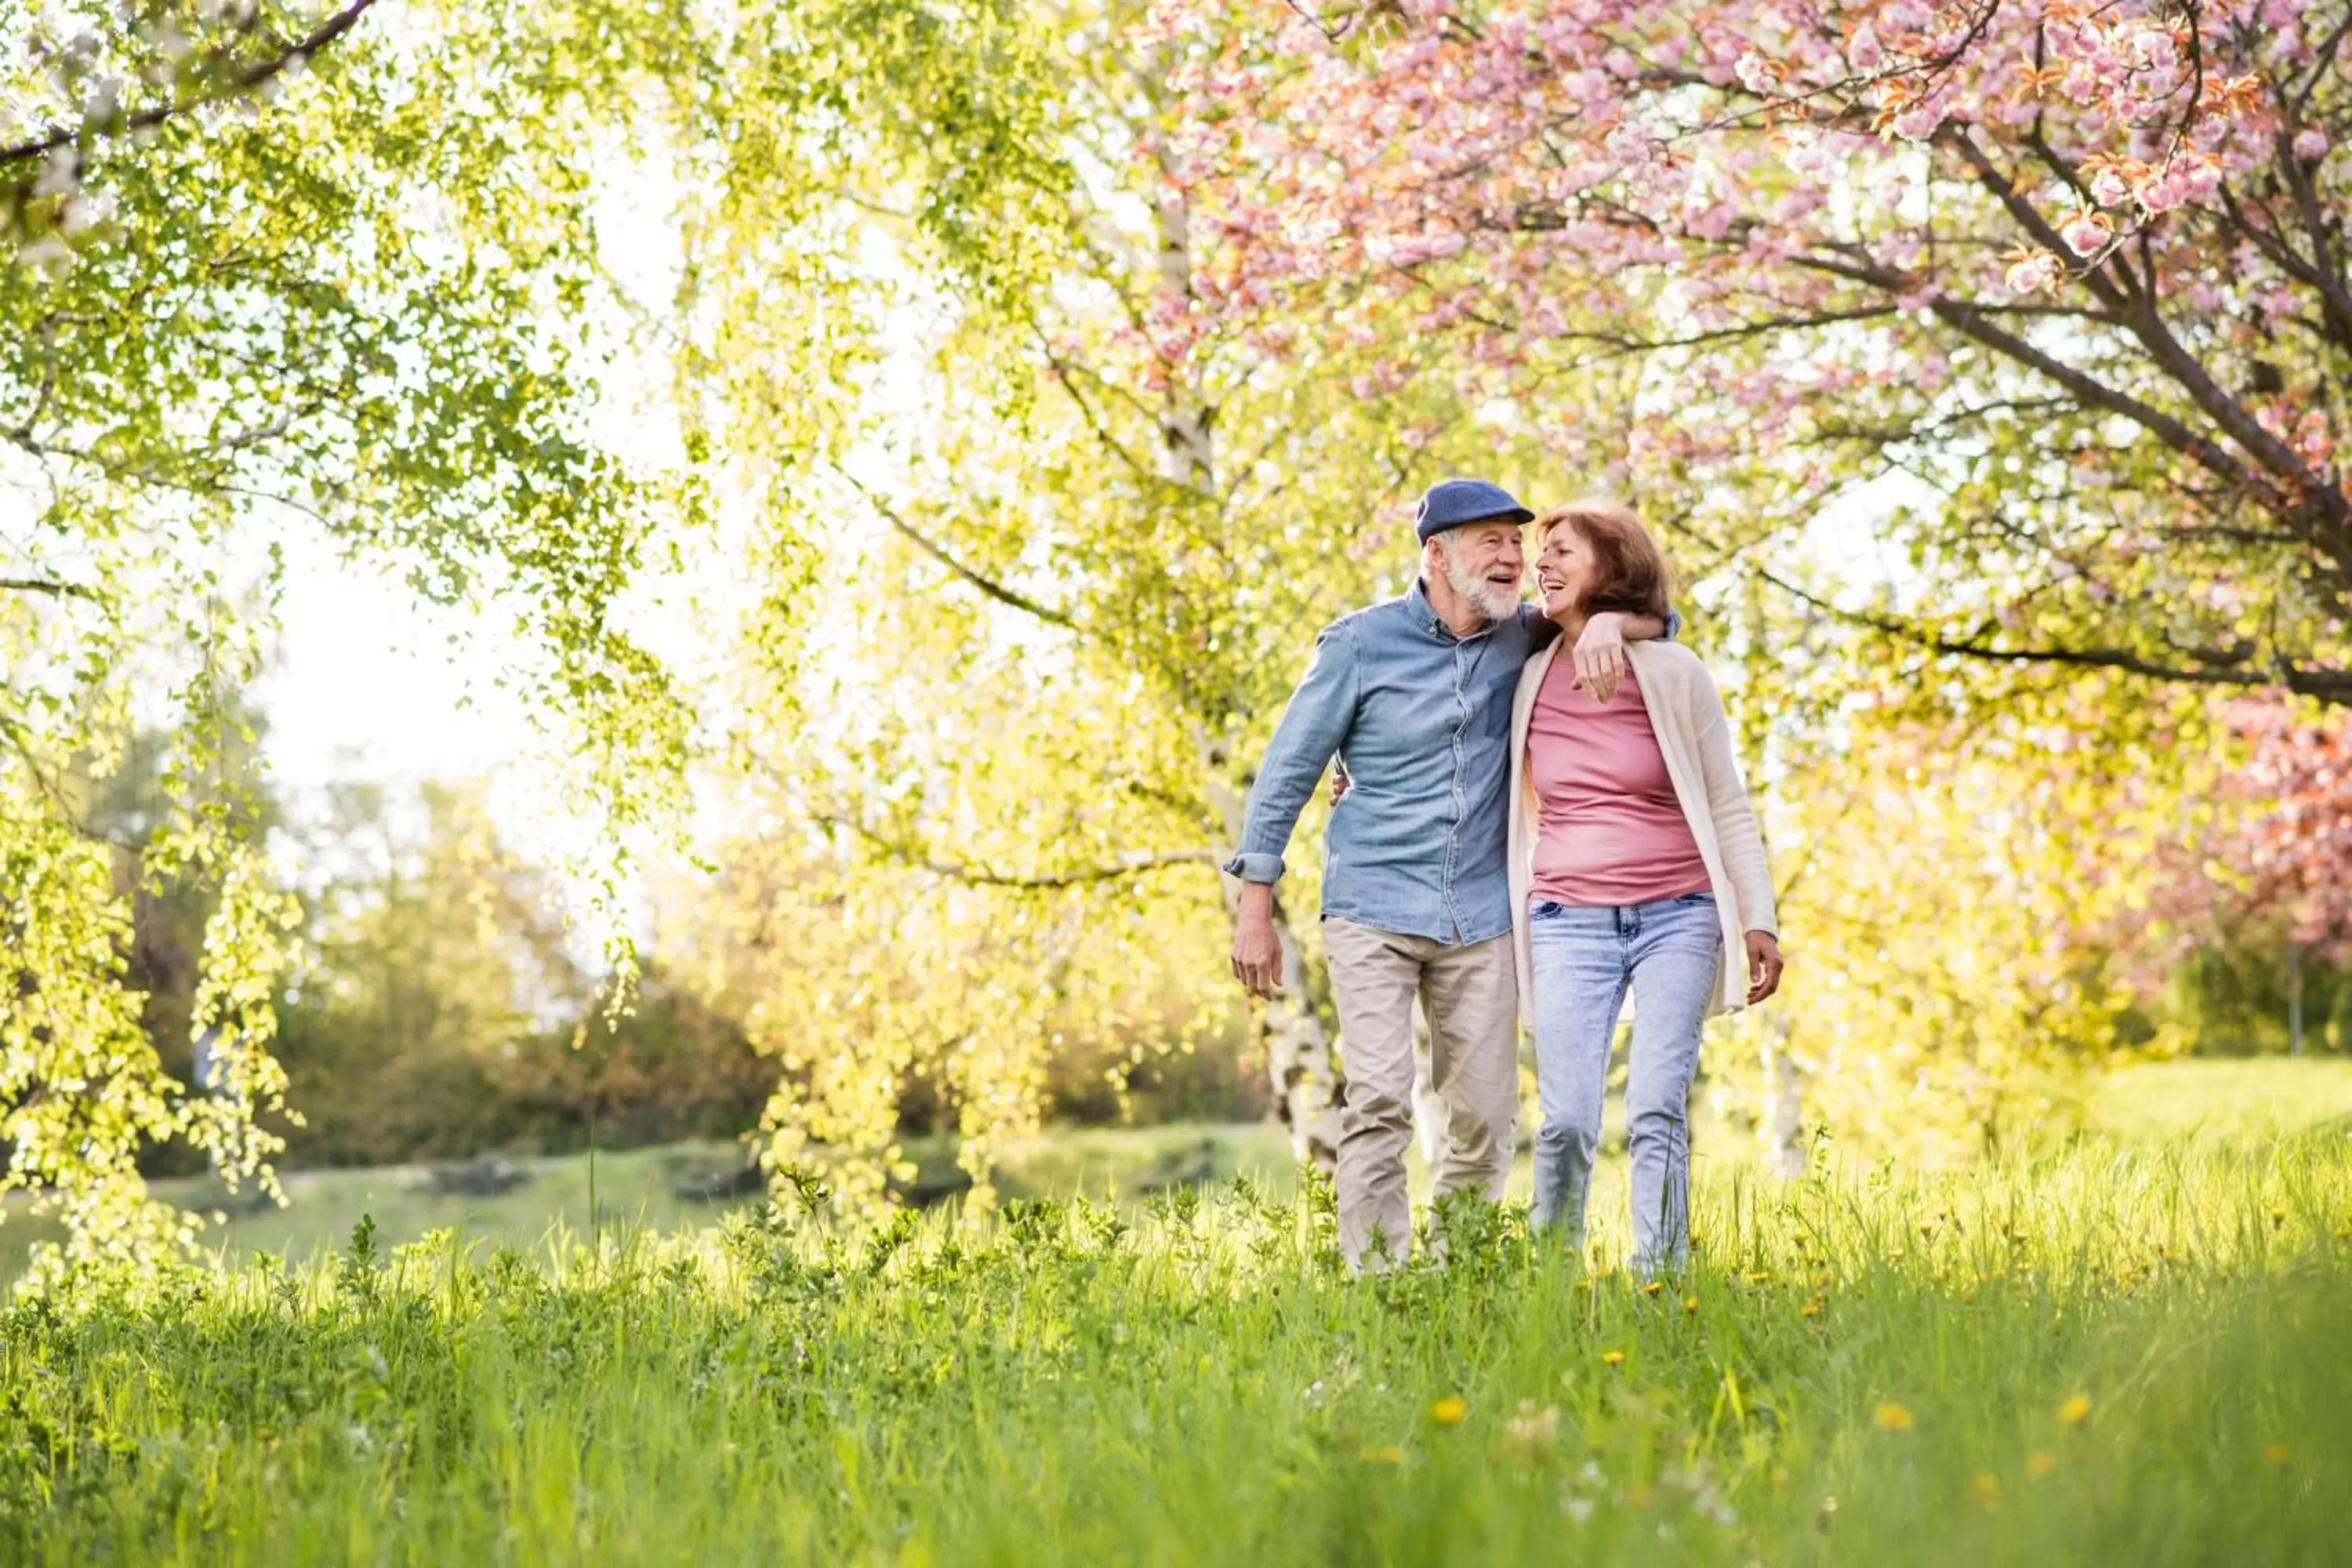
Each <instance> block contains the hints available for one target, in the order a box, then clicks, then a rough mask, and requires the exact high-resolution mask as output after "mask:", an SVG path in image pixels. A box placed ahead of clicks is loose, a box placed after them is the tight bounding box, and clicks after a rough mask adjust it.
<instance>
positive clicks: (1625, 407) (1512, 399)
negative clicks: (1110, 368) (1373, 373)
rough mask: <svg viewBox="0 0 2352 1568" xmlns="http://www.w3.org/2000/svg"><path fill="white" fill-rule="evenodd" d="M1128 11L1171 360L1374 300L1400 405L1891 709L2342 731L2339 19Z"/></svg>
mask: <svg viewBox="0 0 2352 1568" xmlns="http://www.w3.org/2000/svg"><path fill="white" fill-rule="evenodd" d="M1156 16H1157V25H1158V27H1159V28H1160V32H1161V33H1162V34H1163V35H1164V37H1166V38H1168V39H1170V40H1172V42H1171V45H1170V47H1174V48H1177V49H1178V50H1180V51H1181V58H1183V60H1184V62H1185V75H1184V84H1185V88H1186V90H1187V92H1188V93H1189V95H1190V97H1189V102H1190V106H1191V108H1190V112H1189V114H1188V117H1187V121H1186V124H1187V134H1186V135H1185V137H1184V138H1183V140H1182V142H1181V148H1180V150H1179V153H1178V155H1177V156H1176V157H1175V158H1173V159H1172V160H1171V175H1170V178H1171V182H1172V183H1173V184H1176V185H1178V186H1180V187H1181V188H1182V189H1183V190H1184V191H1185V192H1186V193H1187V195H1188V197H1189V200H1190V202H1191V205H1192V211H1193V213H1194V236H1195V239H1194V244H1195V247H1196V249H1197V252H1198V255H1199V258H1200V271H1201V274H1202V288H1201V298H1202V311H1201V315H1200V316H1196V317H1194V318H1192V319H1190V320H1188V321H1187V322H1186V323H1185V327H1186V330H1187V331H1192V332H1198V331H1201V330H1202V328H1201V324H1200V323H1201V317H1202V316H1205V317H1207V318H1212V319H1213V318H1216V317H1219V316H1234V315H1240V316H1244V317H1245V316H1248V315H1251V314H1253V313H1257V312H1264V311H1268V310H1285V311H1297V310H1302V309H1305V308H1308V305H1309V302H1310V301H1319V302H1321V303H1323V304H1325V305H1326V306H1328V307H1332V308H1335V309H1344V310H1355V309H1359V308H1360V305H1361V302H1362V301H1363V300H1365V299H1366V298H1368V297H1370V296H1381V297H1386V298H1391V299H1393V300H1397V301H1400V302H1402V303H1404V304H1407V305H1409V306H1412V307H1413V308H1414V309H1415V310H1417V312H1418V322H1419V327H1420V330H1421V332H1422V333H1423V334H1424V335H1425V336H1443V337H1444V339H1446V340H1448V341H1450V342H1452V343H1453V344H1454V347H1455V351H1456V352H1455V355H1454V358H1453V359H1452V360H1451V361H1450V362H1449V363H1446V364H1445V365H1444V368H1443V370H1441V371H1440V372H1438V373H1437V374H1445V375H1449V376H1451V377H1453V378H1454V380H1455V381H1457V382H1458V383H1459V384H1461V385H1462V386H1463V387H1464V388H1465V389H1472V388H1475V389H1481V390H1483V391H1484V392H1485V393H1486V395H1489V396H1491V397H1492V398H1493V399H1494V400H1495V401H1496V403H1497V404H1499V405H1503V406H1506V407H1507V408H1509V409H1510V410H1512V411H1513V413H1514V415H1515V416H1516V417H1517V420H1518V421H1519V422H1520V423H1521V424H1522V426H1524V427H1525V428H1526V429H1528V430H1530V431H1533V432H1535V433H1537V434H1539V435H1541V436H1543V437H1546V438H1548V440H1549V445H1550V448H1551V450H1552V451H1553V452H1554V453H1555V454H1556V455H1557V456H1558V458H1559V460H1560V461H1561V463H1562V464H1563V465H1564V466H1565V467H1567V468H1570V470H1571V471H1574V472H1577V473H1579V474H1580V475H1583V476H1585V477H1587V478H1588V479H1591V480H1592V481H1595V482H1601V483H1606V484H1609V485H1611V486H1612V487H1614V488H1621V489H1630V490H1632V491H1633V492H1634V493H1636V494H1637V495H1638V496H1640V497H1641V498H1642V499H1643V500H1644V502H1645V504H1646V505H1647V506H1648V507H1649V508H1650V509H1651V510H1652V511H1653V514H1654V515H1658V516H1661V517H1663V518H1664V519H1665V520H1667V521H1669V523H1670V524H1671V526H1673V527H1674V528H1675V530H1676V531H1678V533H1679V535H1680V539H1679V542H1680V544H1681V546H1682V548H1683V552H1684V553H1685V556H1686V557H1689V558H1692V560H1693V561H1694V563H1696V564H1697V565H1698V566H1700V567H1701V568H1702V569H1704V568H1705V567H1706V566H1708V565H1711V564H1713V563H1718V562H1722V561H1727V560H1732V559H1737V560H1738V562H1739V563H1740V564H1741V565H1742V567H1743V568H1744V569H1746V570H1748V571H1750V572H1752V573H1754V574H1759V575H1760V576H1761V577H1762V578H1763V579H1764V580H1765V581H1766V582H1768V583H1769V584H1771V585H1772V586H1773V588H1774V591H1775V592H1776V593H1778V594H1780V595H1781V596H1782V597H1783V598H1784V599H1785V600H1786V601H1787V602H1788V604H1789V605H1790V606H1792V607H1794V608H1795V609H1797V610H1799V611H1801V613H1802V614H1803V615H1804V616H1810V617H1813V618H1816V619H1820V620H1828V621H1836V622H1840V623H1843V624H1846V625H1851V626H1860V627H1863V628H1864V629H1866V630H1868V631H1870V632H1872V633H1874V634H1875V637H1876V639H1877V647H1878V648H1879V658H1881V660H1882V664H1881V668H1882V670H1883V672H1884V673H1885V674H1886V675H1887V676H1888V677H1890V678H1891V679H1902V680H1903V681H1904V682H1905V683H1906V684H1908V685H1909V686H1911V687H1913V688H1914V689H1920V688H1926V687H1933V686H1936V685H1937V684H1938V683H1940V682H1944V681H1948V680H1951V679H1965V676H1964V675H1954V674H1953V673H1952V672H1954V671H1956V670H1964V669H1965V667H1966V666H1967V665H1968V664H1969V663H1970V662H1973V661H1989V662H1991V663H1994V664H2002V665H2011V666H2029V667H2036V668H2052V669H2056V670H2068V669H2084V668H2110V669H2116V670H2121V671H2126V672H2130V673H2134V674H2137V675H2140V676H2143V677H2148V678H2155V679H2164V680H2168V681H2182V682H2189V683H2196V684H2201V685H2207V686H2213V687H2218V688H2250V687H2261V686H2270V685H2275V686H2278V687H2283V688H2284V689H2288V690H2290V691H2293V692H2295V693H2299V694H2302V695H2305V696H2308V697H2312V698H2316V699H2319V700H2323V701H2326V702H2330V703H2337V704H2342V703H2347V702H2352V669H2347V664H2346V655H2347V605H2352V493H2347V489H2346V486H2345V475H2344V473H2343V470H2342V467H2341V465H2340V463H2339V460H2338V457H2337V452H2336V448H2337V447H2338V445H2339V443H2340V442H2341V441H2342V440H2343V439H2344V430H2343V427H2342V423H2343V419H2344V410H2343V407H2342V405H2341V399H2340V397H2339V396H2338V392H2339V390H2340V384H2341V380H2342V377H2343V376H2344V374H2345V373H2346V370H2347V363H2352V276H2347V264H2346V257H2345V243H2346V242H2345V237H2344V233H2343V220H2344V216H2345V205H2346V203H2347V186H2346V181H2345V177H2344V160H2343V157H2342V155H2341V153H2339V151H2338V149H2340V148H2341V146H2342V145H2343V143H2344V142H2345V140H2346V138H2347V134H2352V92H2347V89H2346V83H2345V80H2344V76H2343V73H2342V71H2341V70H2340V68H2339V60H2340V56H2341V49H2342V46H2343V44H2344V41H2345V39H2346V37H2347V31H2352V16H2347V15H2346V14H2345V13H2344V12H2343V10H2342V8H2341V7H2335V6H2318V5H2302V4H2295V3H2292V0H2191V3H2186V4H2159V3H2137V4H2135V3H2125V4H2091V3H2087V0H2025V3H2014V0H1964V3H1958V4H1945V5H1934V4H1927V3H1925V0H1843V3H1841V0H1767V3H1763V4H1747V5H1725V4H1698V3H1675V4H1666V5H1657V4H1643V3H1638V0H1511V3H1502V4H1476V3H1463V0H1384V3H1382V4H1379V5H1370V6H1363V7H1341V8H1333V9H1318V8H1317V7H1316V6H1315V5H1312V4H1311V3H1310V0H1297V6H1296V7H1295V8H1291V9H1282V8H1277V7H1275V6H1271V5H1267V6H1262V7H1258V8H1256V9H1255V10H1251V11H1248V12H1245V13H1244V14H1243V15H1242V16H1241V17H1240V18H1239V19H1236V17H1235V16H1234V14H1233V12H1232V11H1231V10H1230V8H1227V7H1223V6H1216V5H1194V4H1191V3H1190V0H1169V3H1168V4H1166V5H1163V6H1162V7H1161V9H1160V11H1159V12H1158V13H1157V14H1156ZM1170 352H1171V353H1180V352H1181V344H1175V343H1171V345H1170ZM1428 363H1429V360H1428V356H1427V355H1426V354H1422V355H1419V356H1417V357H1415V358H1413V359H1410V360H1408V359H1406V358H1404V357H1402V356H1400V357H1399V358H1398V359H1397V360H1396V361H1395V363H1393V365H1392V366H1391V368H1390V369H1389V371H1388V372H1387V374H1388V376H1389V377H1390V378H1391V380H1393V379H1401V378H1403V377H1407V376H1411V375H1413V374H1430V372H1429V371H1428V369H1427V365H1428ZM1612 407H1613V408H1615V409H1616V410H1618V411H1619V412H1618V413H1617V414H1616V415H1615V416H1607V415H1604V416H1600V417H1595V416H1594V414H1593V410H1595V409H1596V408H1601V409H1607V408H1612ZM1858 529H1859V530H1862V531H1860V532H1857V530H1858ZM1874 550H1875V551H1878V552H1880V553H1881V555H1882V557H1883V558H1882V559H1881V560H1879V561H1878V562H1876V563H1873V562H1872V561H1871V559H1870V552H1872V551H1874ZM1890 648H1892V649H1895V650H1898V651H1899V652H1900V653H1901V655H1902V658H1901V660H1900V661H1899V662H1894V663H1887V662H1884V661H1885V658H1886V653H1887V650H1888V649H1890Z"/></svg>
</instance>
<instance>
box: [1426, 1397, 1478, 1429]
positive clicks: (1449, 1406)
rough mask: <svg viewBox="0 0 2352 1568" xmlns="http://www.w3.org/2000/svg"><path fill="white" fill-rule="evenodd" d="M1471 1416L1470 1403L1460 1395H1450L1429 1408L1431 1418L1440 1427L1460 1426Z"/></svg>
mask: <svg viewBox="0 0 2352 1568" xmlns="http://www.w3.org/2000/svg"><path fill="white" fill-rule="evenodd" d="M1469 1414H1470V1406H1469V1404H1468V1402H1466V1401H1465V1400H1464V1399H1463V1397H1462V1396H1461V1395H1460V1394H1447V1395H1446V1396H1445V1397H1444V1398H1443V1399H1441V1400H1439V1401H1438V1402H1437V1403H1436V1404H1434V1405H1431V1406H1430V1407H1429V1418H1430V1419H1431V1420H1432V1421H1434V1422H1436V1423H1437V1424H1438V1425H1439V1426H1461V1425H1462V1423H1463V1421H1464V1420H1465V1419H1466V1418H1467V1417H1468V1416H1469Z"/></svg>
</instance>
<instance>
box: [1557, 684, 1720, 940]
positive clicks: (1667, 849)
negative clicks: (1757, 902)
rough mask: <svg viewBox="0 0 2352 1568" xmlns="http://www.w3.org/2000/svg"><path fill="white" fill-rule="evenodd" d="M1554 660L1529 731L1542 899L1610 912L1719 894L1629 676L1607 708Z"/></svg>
mask: <svg viewBox="0 0 2352 1568" xmlns="http://www.w3.org/2000/svg"><path fill="white" fill-rule="evenodd" d="M1575 679H1576V670H1575V668H1573V667H1572V666H1571V664H1570V661H1569V660H1567V659H1565V658H1560V659H1555V660H1553V661H1552V667H1551V668H1550V669H1549V670H1548V671H1546V672H1545V674H1544V681H1543V686H1542V687H1541V689H1538V691H1537V692H1536V700H1535V707H1534V710H1533V711H1532V712H1531V713H1530V714H1529V715H1528V780H1529V782H1530V783H1532V784H1534V786H1535V792H1536V805H1537V810H1538V817H1537V828H1536V855H1535V882H1534V887H1533V889H1532V890H1533V896H1534V897H1535V898H1538V899H1549V900H1551V901H1552V902H1554V903H1558V904H1576V905H1583V906H1588V907H1593V906H1598V907H1606V906H1609V905H1616V904H1645V903H1649V902H1651V901H1652V900H1656V899H1675V898H1680V897H1681V896H1682V895H1683V894H1685V893H1704V892H1706V891H1707V890H1708V889H1709V888H1711V887H1712V886H1713V883H1712V882H1711V881H1710V879H1708V877H1707V874H1706V861H1704V860H1702V859H1701V858H1699V852H1698V840H1697V838H1696V837H1693V835H1692V833H1691V829H1690V824H1689V822H1687V821H1686V820H1685V818H1684V816H1683V808H1682V803H1681V802H1680V801H1679V800H1677V799H1676V798H1675V785H1674V781H1673V780H1672V779H1671V778H1669V777H1668V776H1667V773H1666V759H1665V753H1664V752H1661V751H1660V750H1659V749H1658V737H1657V734H1656V732H1655V731H1653V730H1652V729H1651V728H1650V710H1649V709H1648V708H1647V707H1646V706H1645V705H1644V704H1643V701H1642V690H1641V688H1640V687H1639V686H1637V685H1635V684H1634V681H1633V672H1632V671H1631V670H1628V671H1626V673H1625V679H1624V680H1623V681H1622V683H1620V684H1619V686H1618V688H1617V690H1616V693H1615V695H1614V696H1613V697H1612V698H1611V700H1609V701H1608V702H1607V703H1605V704H1603V703H1600V702H1595V701H1594V700H1592V698H1591V695H1590V694H1589V693H1587V692H1584V691H1580V690H1579V689H1577V688H1576V687H1575V686H1574V685H1573V684H1571V683H1572V682H1573V681H1574V680H1575Z"/></svg>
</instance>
